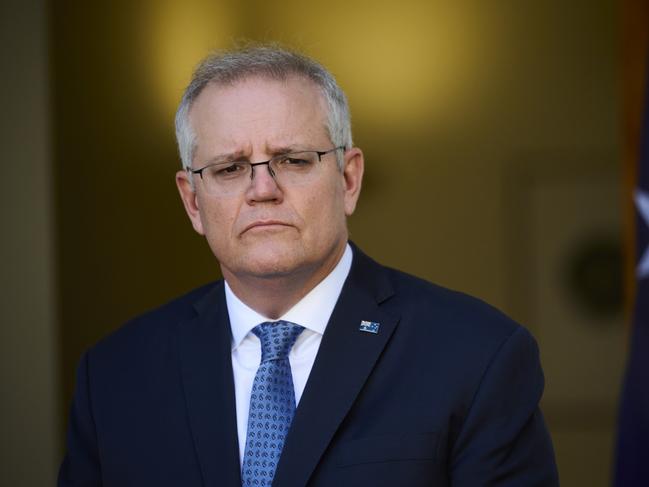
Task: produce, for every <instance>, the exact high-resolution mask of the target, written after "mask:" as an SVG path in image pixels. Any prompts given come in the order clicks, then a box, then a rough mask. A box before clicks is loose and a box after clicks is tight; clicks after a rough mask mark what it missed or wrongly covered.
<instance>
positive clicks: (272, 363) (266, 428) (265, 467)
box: [241, 321, 304, 487]
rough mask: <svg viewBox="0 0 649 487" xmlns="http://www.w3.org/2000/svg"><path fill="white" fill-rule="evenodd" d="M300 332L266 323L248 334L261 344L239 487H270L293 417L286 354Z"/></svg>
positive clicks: (297, 327) (286, 325) (285, 323)
mask: <svg viewBox="0 0 649 487" xmlns="http://www.w3.org/2000/svg"><path fill="white" fill-rule="evenodd" d="M302 330H304V328H303V327H301V326H300V325H296V324H295V323H290V322H288V321H275V322H266V323H262V324H261V325H257V326H256V327H255V328H254V329H253V330H252V332H253V333H254V334H255V335H257V336H258V337H259V339H260V340H261V363H260V364H259V369H257V375H255V380H254V382H253V384H252V393H251V394H250V411H249V413H248V435H247V438H246V450H245V453H244V455H243V467H242V469H241V484H242V486H243V487H265V486H270V485H271V484H272V483H273V477H274V476H275V469H276V468H277V462H278V461H279V456H280V455H281V453H282V448H283V447H284V439H285V438H286V434H287V433H288V429H289V427H290V426H291V421H292V420H293V414H294V413H295V391H294V389H293V377H292V375H291V365H290V364H289V361H288V352H289V351H290V350H291V347H292V346H293V344H294V343H295V340H296V339H297V337H298V336H299V335H300V333H302Z"/></svg>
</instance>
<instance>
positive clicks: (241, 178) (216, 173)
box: [201, 162, 251, 194]
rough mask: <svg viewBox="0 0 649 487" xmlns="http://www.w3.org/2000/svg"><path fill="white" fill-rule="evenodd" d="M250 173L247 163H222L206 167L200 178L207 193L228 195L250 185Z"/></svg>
mask: <svg viewBox="0 0 649 487" xmlns="http://www.w3.org/2000/svg"><path fill="white" fill-rule="evenodd" d="M250 171H251V167H250V164H249V163H248V162H223V163H218V164H212V165H210V166H207V167H206V168H205V169H203V173H202V174H201V177H202V179H203V183H204V184H205V189H206V190H207V192H208V193H211V194H230V193H233V192H237V191H240V190H241V189H242V188H245V186H246V184H248V183H250Z"/></svg>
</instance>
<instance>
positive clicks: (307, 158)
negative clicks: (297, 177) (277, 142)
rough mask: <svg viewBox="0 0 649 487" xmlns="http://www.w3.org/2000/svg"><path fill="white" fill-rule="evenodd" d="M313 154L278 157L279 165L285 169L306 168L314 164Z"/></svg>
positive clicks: (305, 153)
mask: <svg viewBox="0 0 649 487" xmlns="http://www.w3.org/2000/svg"><path fill="white" fill-rule="evenodd" d="M313 160H314V158H313V154H311V153H309V152H304V153H294V154H285V155H283V156H280V157H278V159H277V164H278V165H280V166H285V167H292V168H297V167H305V166H310V165H311V164H313Z"/></svg>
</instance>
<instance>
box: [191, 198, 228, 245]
mask: <svg viewBox="0 0 649 487" xmlns="http://www.w3.org/2000/svg"><path fill="white" fill-rule="evenodd" d="M199 204H201V207H200V218H201V223H202V225H203V229H204V230H205V236H206V237H207V239H208V241H209V242H210V245H211V246H214V245H218V246H222V245H223V244H224V243H225V242H227V241H228V240H229V238H230V236H231V234H232V227H233V225H234V220H235V215H236V212H235V211H234V209H233V208H230V207H229V205H227V204H225V202H219V201H216V202H215V201H212V200H210V201H207V200H206V201H200V202H199Z"/></svg>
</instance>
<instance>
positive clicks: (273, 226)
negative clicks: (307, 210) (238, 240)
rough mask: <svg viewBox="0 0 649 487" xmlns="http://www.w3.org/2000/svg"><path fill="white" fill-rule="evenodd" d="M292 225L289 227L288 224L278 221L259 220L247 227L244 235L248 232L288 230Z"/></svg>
mask: <svg viewBox="0 0 649 487" xmlns="http://www.w3.org/2000/svg"><path fill="white" fill-rule="evenodd" d="M290 226H292V225H289V224H288V223H285V222H282V221H278V220H259V221H256V222H253V223H251V224H250V225H248V226H246V227H245V228H244V229H243V232H241V233H242V234H243V233H246V232H248V231H251V230H252V231H262V230H282V229H284V228H288V227H290Z"/></svg>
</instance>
